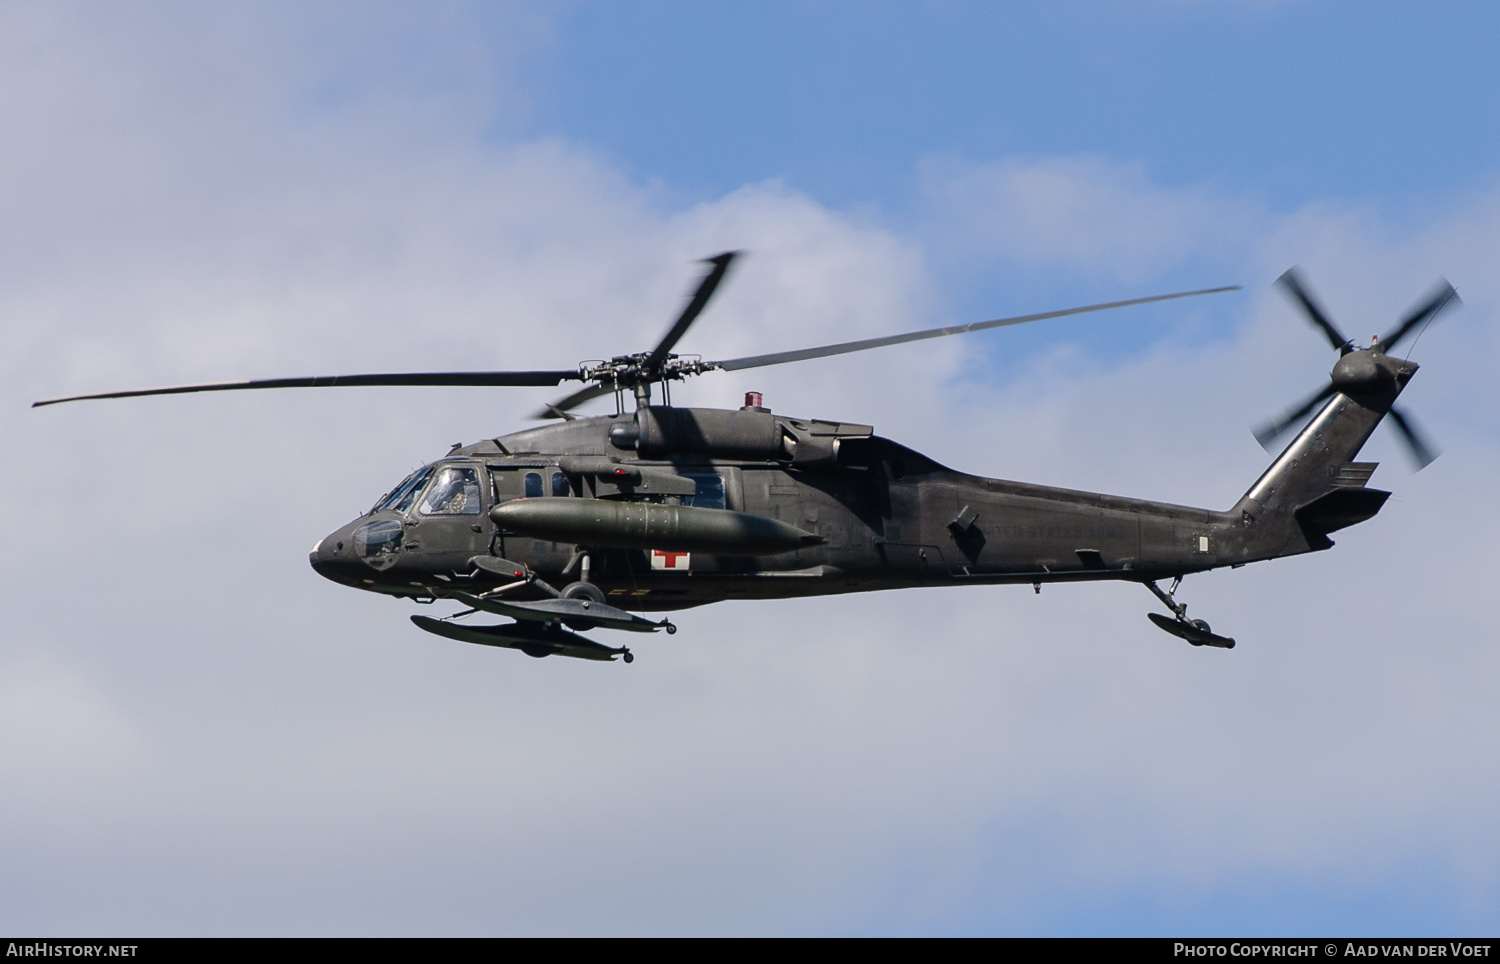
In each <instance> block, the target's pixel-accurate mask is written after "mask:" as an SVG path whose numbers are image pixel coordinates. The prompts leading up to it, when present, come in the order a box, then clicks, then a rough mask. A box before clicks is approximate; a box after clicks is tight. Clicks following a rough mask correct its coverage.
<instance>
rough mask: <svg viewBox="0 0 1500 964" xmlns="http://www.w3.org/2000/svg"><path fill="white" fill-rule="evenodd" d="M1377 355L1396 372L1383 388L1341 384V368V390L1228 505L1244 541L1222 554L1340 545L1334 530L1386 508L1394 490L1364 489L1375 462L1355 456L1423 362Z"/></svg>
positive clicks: (1257, 555) (1262, 554) (1248, 557)
mask: <svg viewBox="0 0 1500 964" xmlns="http://www.w3.org/2000/svg"><path fill="white" fill-rule="evenodd" d="M1358 354H1361V355H1367V356H1368V355H1374V354H1375V353H1373V352H1359V353H1358ZM1370 360H1371V361H1378V363H1379V367H1381V368H1383V369H1384V368H1388V369H1389V370H1390V374H1391V376H1392V377H1391V378H1389V380H1382V383H1381V384H1380V385H1379V390H1374V391H1370V390H1365V391H1358V390H1350V389H1352V388H1353V386H1347V385H1340V384H1339V383H1340V381H1342V380H1343V379H1340V378H1339V377H1338V376H1339V374H1340V373H1339V371H1338V369H1337V368H1335V373H1334V374H1335V378H1334V382H1333V386H1334V387H1335V388H1336V389H1339V390H1336V391H1334V393H1333V395H1332V397H1331V398H1329V399H1328V401H1327V402H1326V403H1324V405H1323V407H1322V408H1321V409H1319V410H1318V413H1317V414H1316V415H1314V416H1313V419H1312V421H1311V422H1309V423H1308V424H1307V427H1306V428H1304V429H1303V430H1302V431H1301V432H1299V433H1298V434H1297V437H1296V438H1295V439H1293V440H1292V443H1291V444H1290V445H1288V446H1287V447H1286V450H1285V451H1284V452H1282V453H1281V454H1280V455H1279V456H1277V458H1276V460H1275V461H1274V462H1272V463H1271V466H1270V468H1268V469H1266V471H1265V472H1264V473H1263V474H1262V475H1261V477H1260V478H1259V479H1257V480H1256V482H1255V484H1254V485H1252V486H1251V487H1250V490H1249V491H1248V492H1246V493H1245V494H1244V496H1242V497H1241V498H1240V500H1239V501H1238V502H1237V503H1235V505H1234V508H1233V509H1231V510H1230V511H1229V513H1228V514H1229V516H1230V518H1231V520H1236V519H1237V520H1238V523H1239V525H1238V527H1237V529H1236V530H1235V536H1236V537H1237V538H1235V537H1231V541H1236V542H1238V543H1239V545H1237V546H1233V547H1232V548H1231V547H1228V546H1226V547H1225V548H1226V549H1229V550H1230V551H1229V552H1228V553H1225V552H1221V553H1220V559H1221V560H1222V559H1224V557H1225V555H1226V554H1227V555H1230V556H1233V557H1235V558H1236V561H1239V562H1251V561H1254V560H1257V559H1271V558H1275V557H1277V556H1286V555H1294V554H1297V553H1301V552H1313V551H1316V550H1319V549H1327V548H1328V547H1329V546H1331V545H1333V541H1332V540H1331V539H1329V538H1328V533H1330V532H1334V531H1336V530H1338V529H1342V528H1344V527H1345V526H1350V525H1354V524H1355V523H1358V522H1363V521H1365V520H1366V519H1368V518H1370V517H1371V516H1373V515H1375V513H1377V512H1379V511H1380V508H1381V506H1382V505H1384V504H1385V500H1386V499H1387V498H1388V497H1389V496H1390V493H1389V492H1382V491H1380V490H1379V489H1367V488H1365V483H1366V482H1367V481H1368V480H1369V478H1370V474H1371V473H1372V472H1374V471H1375V463H1372V462H1356V461H1354V459H1355V458H1356V457H1357V456H1358V455H1359V450H1360V449H1361V448H1362V447H1363V446H1364V444H1365V442H1366V441H1367V440H1368V439H1369V438H1370V435H1371V433H1372V432H1374V431H1375V428H1376V426H1378V425H1379V424H1380V420H1381V419H1382V418H1384V417H1385V416H1386V414H1387V413H1389V412H1390V410H1391V406H1392V404H1394V403H1395V401H1396V397H1397V396H1398V395H1400V394H1401V390H1402V388H1404V387H1405V386H1406V383H1407V381H1408V380H1409V379H1410V378H1411V376H1412V375H1413V374H1414V373H1415V372H1416V370H1417V365H1416V364H1415V363H1413V362H1408V361H1400V360H1397V359H1393V358H1389V357H1387V356H1384V355H1379V356H1377V358H1371V359H1370ZM1341 364H1342V362H1341ZM1359 387H1366V386H1359ZM1370 387H1374V386H1370Z"/></svg>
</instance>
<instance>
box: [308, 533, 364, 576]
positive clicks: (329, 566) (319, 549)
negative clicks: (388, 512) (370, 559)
mask: <svg viewBox="0 0 1500 964" xmlns="http://www.w3.org/2000/svg"><path fill="white" fill-rule="evenodd" d="M354 528H355V526H354V523H350V524H349V525H346V526H344V527H342V528H340V529H335V530H333V531H332V532H330V533H328V535H326V536H324V537H323V538H321V539H319V540H318V541H317V543H316V544H315V545H314V546H313V547H312V551H311V552H309V553H308V554H307V562H308V564H309V565H311V566H312V567H313V571H314V572H316V573H317V574H318V575H320V576H322V577H323V578H324V579H329V580H332V581H333V582H336V583H339V584H340V585H344V586H354V585H358V583H359V576H360V571H361V570H363V569H366V567H365V566H363V565H362V564H361V563H360V561H359V559H358V557H357V556H356V555H355V553H354Z"/></svg>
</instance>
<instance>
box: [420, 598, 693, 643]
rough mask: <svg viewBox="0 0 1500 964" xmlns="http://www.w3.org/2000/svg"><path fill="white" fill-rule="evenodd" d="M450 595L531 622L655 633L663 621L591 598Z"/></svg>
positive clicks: (484, 610) (662, 624)
mask: <svg viewBox="0 0 1500 964" xmlns="http://www.w3.org/2000/svg"><path fill="white" fill-rule="evenodd" d="M450 595H451V596H452V597H453V598H454V599H457V600H458V601H459V602H461V603H463V604H464V605H465V606H472V607H473V608H475V609H478V610H480V611H481V612H487V613H494V614H495V615H497V616H509V617H510V618H511V619H520V620H524V621H526V622H533V623H555V622H558V621H559V620H561V621H562V622H564V623H567V624H568V625H569V626H571V627H573V628H574V629H593V628H595V627H599V628H601V629H624V630H627V631H629V632H633V633H654V632H656V631H657V630H658V629H661V628H663V627H664V626H665V625H666V623H665V622H660V623H653V622H652V621H651V620H649V619H642V618H641V617H640V616H637V615H635V614H634V613H628V612H626V611H625V610H623V609H616V608H615V607H613V606H610V605H606V604H605V603H601V602H595V601H594V600H592V599H543V600H541V601H539V602H512V601H509V600H504V599H486V598H484V597H483V596H475V595H472V594H470V593H466V592H453V593H450Z"/></svg>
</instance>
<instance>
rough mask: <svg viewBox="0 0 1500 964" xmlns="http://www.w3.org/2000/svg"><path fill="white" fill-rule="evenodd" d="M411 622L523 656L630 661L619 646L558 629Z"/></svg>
mask: <svg viewBox="0 0 1500 964" xmlns="http://www.w3.org/2000/svg"><path fill="white" fill-rule="evenodd" d="M411 621H412V622H413V623H414V624H416V626H417V628H418V629H423V630H426V631H427V632H429V633H432V634H434V635H436V636H444V637H446V638H448V639H456V640H458V641H459V642H463V643H478V644H479V645H481V646H500V647H504V648H506V649H519V650H520V651H521V652H523V653H525V654H526V655H527V656H536V657H542V656H554V655H555V656H572V657H574V658H575V659H598V660H612V659H614V658H615V657H616V656H624V657H625V658H626V659H625V661H626V662H629V661H630V651H629V650H627V649H626V648H625V647H623V646H621V647H619V648H615V647H612V646H605V645H604V644H602V643H596V642H594V641H593V640H592V639H585V638H584V637H582V636H579V635H578V634H577V633H570V632H568V631H567V630H566V629H563V628H561V627H558V626H547V627H542V626H536V625H533V624H530V623H510V624H509V625H505V626H466V625H463V624H462V623H450V622H445V621H443V620H441V619H433V618H432V617H431V616H413V617H411Z"/></svg>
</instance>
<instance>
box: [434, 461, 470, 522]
mask: <svg viewBox="0 0 1500 964" xmlns="http://www.w3.org/2000/svg"><path fill="white" fill-rule="evenodd" d="M479 510H480V505H479V470H478V469H476V468H474V467H473V466H456V465H449V466H446V467H444V468H443V469H442V470H441V471H439V472H438V474H437V478H436V479H435V480H434V481H433V483H432V485H431V487H430V488H428V490H427V497H426V498H425V499H423V500H422V506H421V512H422V514H423V515H478V514H479Z"/></svg>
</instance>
